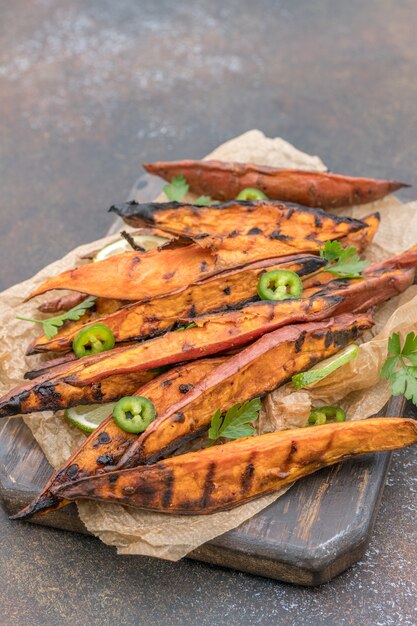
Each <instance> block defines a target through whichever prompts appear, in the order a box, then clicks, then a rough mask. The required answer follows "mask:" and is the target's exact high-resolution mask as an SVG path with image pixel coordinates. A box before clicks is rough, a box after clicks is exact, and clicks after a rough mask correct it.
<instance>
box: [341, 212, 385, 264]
mask: <svg viewBox="0 0 417 626" xmlns="http://www.w3.org/2000/svg"><path fill="white" fill-rule="evenodd" d="M362 221H363V223H364V224H366V228H363V229H361V230H358V231H356V232H353V233H349V234H348V235H346V236H345V237H342V238H341V239H340V243H341V244H342V246H343V247H344V248H347V247H348V246H354V247H355V248H356V252H357V253H358V254H362V253H363V252H365V250H366V248H367V247H368V246H369V245H371V243H372V241H373V238H374V237H375V235H376V233H377V231H378V228H379V224H380V222H381V216H380V214H379V213H378V212H377V213H371V215H367V216H366V217H364V218H363V219H362Z"/></svg>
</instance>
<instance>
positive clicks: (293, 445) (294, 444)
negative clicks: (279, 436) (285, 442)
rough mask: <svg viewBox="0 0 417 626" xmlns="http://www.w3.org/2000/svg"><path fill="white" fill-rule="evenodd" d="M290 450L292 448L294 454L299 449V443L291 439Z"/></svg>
mask: <svg viewBox="0 0 417 626" xmlns="http://www.w3.org/2000/svg"><path fill="white" fill-rule="evenodd" d="M290 450H291V454H294V453H295V452H297V450H298V446H297V443H296V442H295V441H294V440H292V441H291V448H290Z"/></svg>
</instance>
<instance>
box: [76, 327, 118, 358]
mask: <svg viewBox="0 0 417 626" xmlns="http://www.w3.org/2000/svg"><path fill="white" fill-rule="evenodd" d="M114 343H115V341H114V335H113V333H112V331H111V330H110V328H108V327H107V326H106V325H105V324H92V326H88V327H87V328H84V329H83V330H80V332H79V333H78V335H77V336H76V337H75V339H74V341H73V342H72V349H73V351H74V352H75V354H76V356H78V357H83V356H88V355H90V354H98V353H99V352H104V351H105V350H111V349H112V348H114Z"/></svg>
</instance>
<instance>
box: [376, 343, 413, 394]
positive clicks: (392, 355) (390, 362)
mask: <svg viewBox="0 0 417 626" xmlns="http://www.w3.org/2000/svg"><path fill="white" fill-rule="evenodd" d="M381 376H382V378H386V379H387V380H389V382H390V384H391V391H392V395H394V396H400V395H402V394H404V396H405V397H406V399H407V400H411V401H412V402H413V404H415V405H416V406H417V335H416V334H415V333H413V332H410V333H408V334H407V336H406V338H405V341H404V344H403V347H402V348H401V338H400V335H399V333H393V334H392V335H391V337H390V338H389V339H388V355H387V358H386V359H385V362H384V364H383V366H382V369H381Z"/></svg>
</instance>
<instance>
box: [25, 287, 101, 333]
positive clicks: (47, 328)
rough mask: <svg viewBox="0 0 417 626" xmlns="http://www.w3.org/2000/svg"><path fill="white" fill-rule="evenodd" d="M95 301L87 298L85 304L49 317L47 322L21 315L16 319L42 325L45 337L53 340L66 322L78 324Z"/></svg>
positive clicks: (93, 298)
mask: <svg viewBox="0 0 417 626" xmlns="http://www.w3.org/2000/svg"><path fill="white" fill-rule="evenodd" d="M95 301H96V297H95V296H90V297H89V298H86V300H83V302H80V304H77V305H76V306H74V307H73V308H72V309H69V311H65V313H62V314H61V315H56V316H55V317H48V318H47V319H45V320H38V319H33V318H32V317H22V316H21V315H17V316H16V319H18V320H23V321H24V322H33V323H34V324H42V327H43V333H44V335H46V337H47V338H48V339H52V338H53V337H55V335H57V334H58V329H59V328H61V326H63V325H64V322H66V321H68V320H71V321H73V322H76V321H77V320H79V319H80V317H82V316H83V315H84V313H85V312H86V311H87V309H90V308H91V307H92V306H94V304H95Z"/></svg>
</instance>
